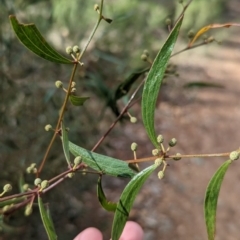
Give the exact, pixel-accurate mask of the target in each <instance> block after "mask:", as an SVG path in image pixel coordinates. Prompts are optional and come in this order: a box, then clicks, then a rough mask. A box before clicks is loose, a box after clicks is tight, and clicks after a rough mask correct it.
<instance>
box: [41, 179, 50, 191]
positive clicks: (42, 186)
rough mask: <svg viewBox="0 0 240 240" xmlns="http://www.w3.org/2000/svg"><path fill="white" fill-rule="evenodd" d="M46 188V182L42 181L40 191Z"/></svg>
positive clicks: (47, 183) (47, 184)
mask: <svg viewBox="0 0 240 240" xmlns="http://www.w3.org/2000/svg"><path fill="white" fill-rule="evenodd" d="M48 186H49V182H48V180H43V181H42V182H41V189H45V188H47V187H48Z"/></svg>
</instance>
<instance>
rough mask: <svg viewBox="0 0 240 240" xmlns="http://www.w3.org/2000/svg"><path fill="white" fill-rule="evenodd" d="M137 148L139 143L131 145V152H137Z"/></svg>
mask: <svg viewBox="0 0 240 240" xmlns="http://www.w3.org/2000/svg"><path fill="white" fill-rule="evenodd" d="M137 147H138V145H137V143H135V142H133V143H132V144H131V150H132V151H136V150H137Z"/></svg>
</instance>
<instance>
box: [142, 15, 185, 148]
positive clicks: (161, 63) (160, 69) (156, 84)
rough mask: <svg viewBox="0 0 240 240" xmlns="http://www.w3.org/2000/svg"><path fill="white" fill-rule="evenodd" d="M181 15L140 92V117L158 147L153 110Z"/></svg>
mask: <svg viewBox="0 0 240 240" xmlns="http://www.w3.org/2000/svg"><path fill="white" fill-rule="evenodd" d="M182 19H183V17H181V18H180V20H179V21H178V22H177V24H176V25H175V27H174V28H173V30H172V31H171V33H170V35H169V37H168V39H167V41H166V42H165V44H164V45H163V47H162V49H161V50H160V51H159V53H158V54H157V57H156V58H155V60H154V62H153V65H152V67H151V69H150V71H149V73H148V76H147V79H146V82H145V84H144V88H143V94H142V118H143V124H144V127H145V129H146V131H147V134H148V137H149V138H150V140H151V141H152V143H153V145H155V147H157V148H158V145H159V144H158V143H157V137H156V133H155V129H154V111H155V106H156V101H157V97H158V93H159V90H160V86H161V83H162V80H163V77H164V73H165V70H166V68H167V64H168V60H169V58H170V56H171V53H172V50H173V47H174V45H175V42H176V40H177V37H178V33H179V30H180V27H181V24H182Z"/></svg>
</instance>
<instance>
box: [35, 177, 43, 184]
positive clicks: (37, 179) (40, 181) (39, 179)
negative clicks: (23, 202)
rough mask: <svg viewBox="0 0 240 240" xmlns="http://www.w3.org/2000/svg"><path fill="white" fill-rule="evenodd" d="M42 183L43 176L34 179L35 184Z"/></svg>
mask: <svg viewBox="0 0 240 240" xmlns="http://www.w3.org/2000/svg"><path fill="white" fill-rule="evenodd" d="M41 183H42V179H41V178H36V179H35V180H34V185H35V186H39V185H40V184H41Z"/></svg>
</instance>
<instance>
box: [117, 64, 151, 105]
mask: <svg viewBox="0 0 240 240" xmlns="http://www.w3.org/2000/svg"><path fill="white" fill-rule="evenodd" d="M149 69H150V68H149V67H148V68H143V69H138V70H135V71H134V72H132V73H131V74H130V75H129V76H128V77H127V78H126V79H125V80H124V81H123V82H121V83H120V84H119V85H118V87H117V89H116V90H115V93H114V100H115V101H117V100H118V99H120V98H121V97H123V96H124V95H126V94H127V93H128V92H129V90H130V89H131V86H132V85H133V84H134V83H135V82H136V80H137V79H138V78H139V77H140V76H141V75H142V74H144V73H146V72H147V71H149Z"/></svg>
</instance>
